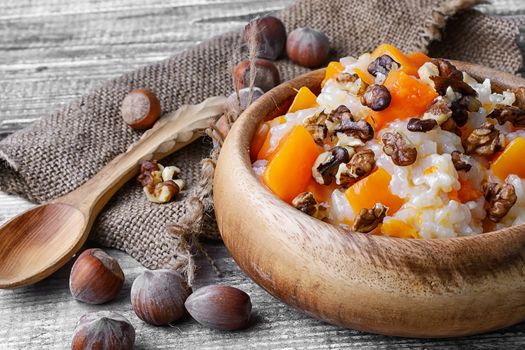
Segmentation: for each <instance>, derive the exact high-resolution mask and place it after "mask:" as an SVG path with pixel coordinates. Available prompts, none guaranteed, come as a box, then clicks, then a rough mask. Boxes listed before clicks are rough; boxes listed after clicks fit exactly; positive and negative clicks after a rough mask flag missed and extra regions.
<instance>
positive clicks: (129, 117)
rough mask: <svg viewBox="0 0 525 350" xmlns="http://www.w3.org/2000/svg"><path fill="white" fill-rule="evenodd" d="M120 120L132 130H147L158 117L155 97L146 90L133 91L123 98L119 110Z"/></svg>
mask: <svg viewBox="0 0 525 350" xmlns="http://www.w3.org/2000/svg"><path fill="white" fill-rule="evenodd" d="M120 110H121V112H122V118H123V119H124V121H125V122H126V124H128V125H129V126H130V127H132V128H133V129H149V128H151V127H152V126H153V124H155V122H156V121H157V119H159V117H160V112H161V110H160V102H159V100H158V99H157V96H155V94H154V93H153V92H151V91H149V90H146V89H135V90H132V91H131V92H130V93H128V94H127V96H126V97H124V100H123V101H122V106H121V108H120Z"/></svg>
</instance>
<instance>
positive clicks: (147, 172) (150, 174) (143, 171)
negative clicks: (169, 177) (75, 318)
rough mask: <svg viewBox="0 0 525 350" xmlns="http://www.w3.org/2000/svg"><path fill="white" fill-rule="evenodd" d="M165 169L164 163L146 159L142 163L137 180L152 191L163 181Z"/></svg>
mask: <svg viewBox="0 0 525 350" xmlns="http://www.w3.org/2000/svg"><path fill="white" fill-rule="evenodd" d="M163 170H164V169H163V167H162V165H160V164H158V163H157V161H156V160H144V161H143V162H142V163H141V165H140V174H139V176H138V177H137V181H138V182H139V183H140V185H141V186H142V187H145V188H148V190H149V191H151V192H152V191H153V189H154V188H155V186H156V185H157V184H158V183H161V182H162V181H163V180H162V171H163Z"/></svg>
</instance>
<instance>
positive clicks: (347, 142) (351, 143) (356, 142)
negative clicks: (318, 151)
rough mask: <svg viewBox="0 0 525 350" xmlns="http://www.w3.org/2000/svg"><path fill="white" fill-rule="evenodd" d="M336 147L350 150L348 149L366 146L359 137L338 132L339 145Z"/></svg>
mask: <svg viewBox="0 0 525 350" xmlns="http://www.w3.org/2000/svg"><path fill="white" fill-rule="evenodd" d="M335 145H336V146H341V147H344V148H347V149H348V147H351V148H355V147H362V146H364V145H365V144H364V143H363V141H361V139H359V138H357V137H353V136H348V135H347V134H344V133H342V132H338V133H337V143H336V144H335Z"/></svg>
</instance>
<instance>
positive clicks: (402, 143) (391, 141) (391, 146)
mask: <svg viewBox="0 0 525 350" xmlns="http://www.w3.org/2000/svg"><path fill="white" fill-rule="evenodd" d="M381 141H383V152H385V154H387V155H388V156H390V158H392V161H393V162H394V164H395V165H398V166H407V165H411V164H414V162H415V161H416V159H417V150H416V148H415V147H414V146H413V145H412V144H411V143H410V141H409V140H407V139H406V137H405V136H403V135H402V134H401V133H399V132H395V131H394V132H386V133H384V134H383V137H382V138H381Z"/></svg>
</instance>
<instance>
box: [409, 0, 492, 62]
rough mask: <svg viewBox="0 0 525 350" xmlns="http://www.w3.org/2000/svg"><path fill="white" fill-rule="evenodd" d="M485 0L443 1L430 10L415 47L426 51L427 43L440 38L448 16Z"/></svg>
mask: <svg viewBox="0 0 525 350" xmlns="http://www.w3.org/2000/svg"><path fill="white" fill-rule="evenodd" d="M483 2H486V1H484V0H451V1H447V2H443V4H442V5H441V6H439V7H438V8H437V9H436V10H434V11H432V14H431V16H429V18H427V19H426V20H425V27H424V28H423V30H422V31H421V32H420V33H419V41H418V42H417V43H416V49H417V50H419V51H421V52H424V53H428V45H429V44H430V42H432V41H433V40H441V37H442V34H441V30H442V29H443V28H444V27H445V25H446V23H447V20H448V18H449V17H450V16H452V15H454V14H456V13H457V12H458V11H462V10H465V9H468V8H471V7H472V6H474V5H477V4H480V3H483Z"/></svg>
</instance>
